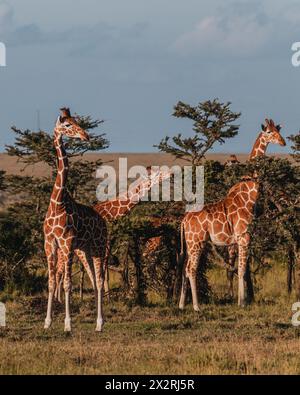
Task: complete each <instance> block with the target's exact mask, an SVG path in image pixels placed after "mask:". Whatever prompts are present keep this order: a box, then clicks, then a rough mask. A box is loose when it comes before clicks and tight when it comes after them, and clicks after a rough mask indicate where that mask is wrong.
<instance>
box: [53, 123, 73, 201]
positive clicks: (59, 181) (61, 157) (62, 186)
mask: <svg viewBox="0 0 300 395" xmlns="http://www.w3.org/2000/svg"><path fill="white" fill-rule="evenodd" d="M54 146H55V150H56V156H57V174H56V179H55V183H54V186H53V190H52V195H51V202H52V204H55V205H58V206H59V205H61V204H62V203H63V201H64V197H65V190H66V182H67V176H68V170H69V161H68V157H67V154H66V150H65V147H64V144H63V140H62V135H61V134H60V133H59V132H58V131H57V130H55V131H54Z"/></svg>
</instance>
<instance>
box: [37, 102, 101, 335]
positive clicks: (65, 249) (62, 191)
mask: <svg viewBox="0 0 300 395" xmlns="http://www.w3.org/2000/svg"><path fill="white" fill-rule="evenodd" d="M63 136H67V137H69V138H79V139H81V140H83V141H87V140H89V136H88V134H87V132H86V131H85V130H83V129H82V128H81V127H80V126H79V125H78V123H77V122H76V120H75V119H74V118H73V117H72V116H71V113H70V110H69V109H68V108H62V109H61V115H60V116H59V117H58V119H57V121H56V125H55V128H54V146H55V149H56V155H57V175H56V180H55V183H54V186H53V190H52V193H51V198H50V203H49V207H48V211H47V214H46V218H45V221H44V238H45V244H44V247H45V253H46V257H47V262H48V272H49V274H48V275H49V278H48V307H47V316H46V319H45V326H44V328H45V329H48V328H49V327H50V326H51V323H52V305H53V297H54V292H55V287H56V272H57V269H58V265H59V264H60V265H63V267H64V281H63V283H64V284H63V286H64V292H65V331H66V332H70V331H71V316H70V297H71V291H72V278H71V272H72V261H73V256H74V254H77V255H78V256H79V257H80V258H81V259H84V260H85V262H87V263H88V266H89V270H90V275H91V278H92V281H93V284H94V289H95V290H96V291H95V298H96V305H97V324H96V331H98V332H100V331H101V330H102V326H103V311H102V310H103V309H102V293H103V291H102V289H103V263H104V260H105V255H106V243H107V227H106V223H105V221H104V219H103V218H102V217H101V216H100V215H99V214H98V213H97V212H96V211H95V210H94V209H93V208H92V207H88V206H85V205H82V204H79V203H77V202H76V201H75V200H74V199H73V198H72V197H71V195H70V194H69V193H68V191H67V189H66V181H67V175H68V167H69V166H68V157H67V154H66V151H65V147H64V143H63ZM59 262H60V263H59Z"/></svg>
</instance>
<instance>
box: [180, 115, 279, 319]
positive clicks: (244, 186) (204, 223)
mask: <svg viewBox="0 0 300 395" xmlns="http://www.w3.org/2000/svg"><path fill="white" fill-rule="evenodd" d="M269 143H273V144H279V145H282V146H284V145H285V144H286V143H285V140H284V139H283V137H282V136H281V135H280V126H275V124H274V122H273V120H268V119H266V120H265V125H262V131H261V133H260V134H259V136H258V138H257V139H256V141H255V144H254V147H253V150H252V152H251V154H250V159H252V158H254V157H256V156H262V155H264V154H265V151H266V149H267V146H268V144H269ZM258 188H259V183H258V181H257V180H254V179H252V180H251V179H249V180H247V181H246V180H245V181H241V182H239V183H237V184H235V185H234V186H233V187H232V188H231V189H230V190H229V192H228V194H227V196H226V198H225V199H223V200H221V201H219V202H217V203H212V204H207V205H205V206H204V208H203V209H202V210H201V211H199V212H190V213H187V214H185V216H184V219H183V221H182V223H181V240H182V241H181V243H182V248H183V241H184V240H183V239H185V242H186V252H187V263H186V267H185V271H184V273H183V279H182V287H181V296H180V302H179V308H180V309H183V308H184V305H185V298H186V291H187V279H189V281H190V285H191V290H192V298H193V307H194V310H195V311H199V305H198V296H197V289H196V273H197V267H198V264H199V259H200V256H201V253H202V252H203V249H204V247H205V244H206V242H207V241H208V240H209V238H210V240H211V241H212V242H213V243H214V244H216V245H227V246H232V245H234V244H237V246H238V285H239V291H238V304H239V306H244V304H245V286H244V276H245V272H246V265H247V258H248V247H249V242H250V235H249V233H248V226H249V224H250V223H251V221H252V219H253V212H254V205H255V202H256V200H257V197H258Z"/></svg>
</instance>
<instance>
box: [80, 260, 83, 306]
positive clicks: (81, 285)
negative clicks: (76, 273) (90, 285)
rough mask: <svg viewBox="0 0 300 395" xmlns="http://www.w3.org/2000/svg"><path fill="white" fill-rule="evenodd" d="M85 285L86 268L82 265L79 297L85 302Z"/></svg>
mask: <svg viewBox="0 0 300 395" xmlns="http://www.w3.org/2000/svg"><path fill="white" fill-rule="evenodd" d="M83 284H84V267H83V265H82V264H80V285H79V295H80V301H81V302H82V301H83Z"/></svg>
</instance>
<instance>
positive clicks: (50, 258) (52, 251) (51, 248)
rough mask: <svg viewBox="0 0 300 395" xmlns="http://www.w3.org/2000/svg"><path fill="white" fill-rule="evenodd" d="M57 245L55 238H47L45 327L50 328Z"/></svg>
mask: <svg viewBox="0 0 300 395" xmlns="http://www.w3.org/2000/svg"><path fill="white" fill-rule="evenodd" d="M56 252H57V246H56V244H55V240H54V239H53V240H45V253H46V257H47V262H48V306H47V315H46V319H45V325H44V328H45V329H48V328H50V326H51V323H52V305H53V297H54V292H55V286H56V284H55V271H56V261H57V255H56Z"/></svg>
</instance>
